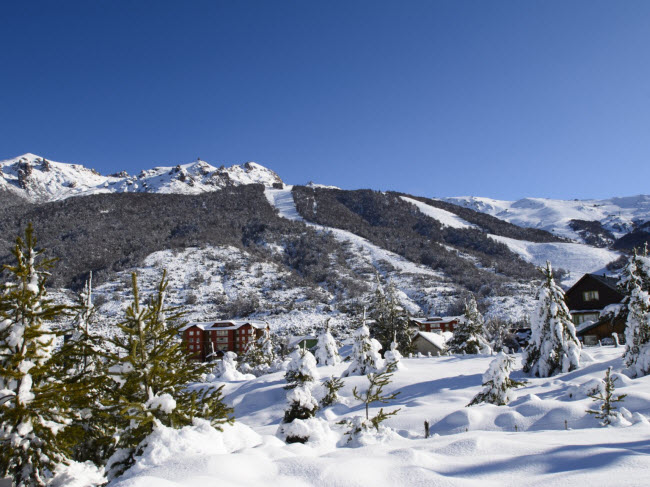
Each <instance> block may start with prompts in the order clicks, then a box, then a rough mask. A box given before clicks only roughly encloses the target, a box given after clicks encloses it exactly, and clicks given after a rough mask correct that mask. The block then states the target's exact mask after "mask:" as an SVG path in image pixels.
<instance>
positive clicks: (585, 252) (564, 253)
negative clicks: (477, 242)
mask: <svg viewBox="0 0 650 487" xmlns="http://www.w3.org/2000/svg"><path fill="white" fill-rule="evenodd" d="M402 199H403V200H404V201H407V202H409V203H412V204H413V205H415V206H416V207H417V208H418V209H419V210H420V212H422V213H423V214H424V215H426V216H428V217H430V218H433V219H435V220H438V221H439V222H440V223H442V224H443V225H446V226H449V227H453V228H477V227H476V226H475V225H472V224H471V223H469V222H467V221H465V220H463V219H462V218H460V217H459V216H457V215H454V214H453V213H451V212H448V211H446V210H442V209H440V208H436V207H433V206H430V205H427V204H426V203H422V202H421V201H417V200H413V199H411V198H407V197H402ZM488 237H490V238H492V239H494V240H496V241H497V242H501V243H502V244H504V245H506V246H507V247H508V248H509V249H510V250H511V251H512V252H514V253H515V254H517V255H519V256H520V257H521V258H522V259H523V260H525V261H527V262H530V263H531V264H535V265H537V266H543V265H544V264H545V263H546V261H549V262H551V264H552V265H553V267H555V268H556V269H558V268H562V269H566V270H567V271H569V272H570V273H571V274H572V275H571V277H570V278H567V279H565V280H564V281H563V284H567V285H570V284H573V283H575V282H576V281H577V280H578V279H579V278H580V277H582V275H583V274H589V273H604V272H606V266H607V264H609V263H610V262H612V261H614V260H616V259H618V258H619V257H620V255H621V254H620V253H619V252H615V251H613V250H609V249H602V248H598V247H592V246H590V245H585V244H581V243H565V242H549V243H539V242H529V241H527V240H517V239H514V238H509V237H502V236H500V235H492V234H488Z"/></svg>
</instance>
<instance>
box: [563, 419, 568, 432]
mask: <svg viewBox="0 0 650 487" xmlns="http://www.w3.org/2000/svg"><path fill="white" fill-rule="evenodd" d="M564 429H565V430H568V429H569V422H568V421H567V420H566V419H565V420H564Z"/></svg>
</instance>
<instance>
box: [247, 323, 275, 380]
mask: <svg viewBox="0 0 650 487" xmlns="http://www.w3.org/2000/svg"><path fill="white" fill-rule="evenodd" d="M274 359H275V353H274V351H273V343H272V342H271V338H270V336H269V333H268V331H266V330H265V331H264V334H263V335H262V336H261V337H260V338H258V339H257V340H254V341H251V342H249V343H248V346H247V347H246V350H245V351H244V353H243V354H242V356H241V360H240V363H241V364H243V365H245V368H244V367H242V371H243V372H245V373H248V372H250V373H252V374H254V375H256V376H259V375H262V374H264V373H266V372H267V371H268V369H269V367H270V366H271V364H272V363H273V360H274Z"/></svg>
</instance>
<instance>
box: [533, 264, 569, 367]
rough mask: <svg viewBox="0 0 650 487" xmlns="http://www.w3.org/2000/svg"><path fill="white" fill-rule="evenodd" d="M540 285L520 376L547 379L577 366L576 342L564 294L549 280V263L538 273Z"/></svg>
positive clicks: (551, 273)
mask: <svg viewBox="0 0 650 487" xmlns="http://www.w3.org/2000/svg"><path fill="white" fill-rule="evenodd" d="M541 271H542V274H543V275H544V281H543V283H542V285H541V286H540V288H539V290H538V291H537V307H536V309H535V312H534V313H533V315H532V316H531V320H530V326H531V337H530V342H529V344H528V347H526V349H525V350H524V353H523V357H522V359H523V364H524V372H527V373H530V374H531V375H534V376H537V377H550V376H551V375H554V374H557V373H560V372H569V371H571V370H574V369H577V368H578V367H579V366H580V342H579V341H578V338H577V337H576V330H575V327H574V326H573V321H572V320H571V315H570V314H569V309H568V308H567V305H566V303H565V301H564V291H562V288H560V286H558V285H557V284H556V283H555V281H554V279H553V270H552V269H551V264H550V262H547V263H546V267H545V268H543V269H541Z"/></svg>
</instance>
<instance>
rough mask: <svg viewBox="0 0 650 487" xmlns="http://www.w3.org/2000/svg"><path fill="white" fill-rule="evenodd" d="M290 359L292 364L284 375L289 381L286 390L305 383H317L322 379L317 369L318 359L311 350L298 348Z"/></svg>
mask: <svg viewBox="0 0 650 487" xmlns="http://www.w3.org/2000/svg"><path fill="white" fill-rule="evenodd" d="M289 358H290V362H289V365H288V366H287V372H286V373H285V375H284V378H285V379H286V380H287V385H286V386H285V388H286V389H293V388H294V387H296V386H299V385H302V384H304V383H305V382H309V383H312V382H315V381H316V380H317V379H318V378H319V377H320V374H319V373H318V369H317V368H316V359H315V358H314V356H313V355H312V353H311V352H310V351H309V350H306V349H304V348H296V349H295V350H294V351H293V352H292V353H291V355H290V356H289Z"/></svg>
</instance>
